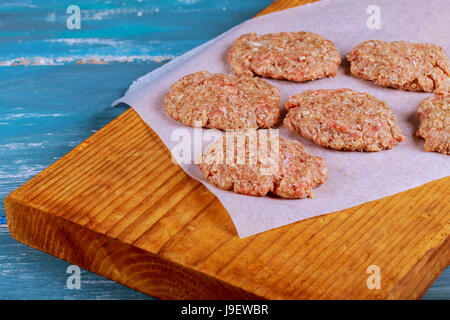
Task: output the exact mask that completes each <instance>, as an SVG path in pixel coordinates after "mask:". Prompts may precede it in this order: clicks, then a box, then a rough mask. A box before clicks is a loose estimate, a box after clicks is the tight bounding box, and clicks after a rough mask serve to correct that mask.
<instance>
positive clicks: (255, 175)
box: [199, 131, 328, 198]
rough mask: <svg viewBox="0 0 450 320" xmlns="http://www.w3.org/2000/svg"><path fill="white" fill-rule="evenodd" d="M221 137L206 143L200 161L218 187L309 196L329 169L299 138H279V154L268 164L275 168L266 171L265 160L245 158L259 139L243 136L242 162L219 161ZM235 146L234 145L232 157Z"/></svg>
mask: <svg viewBox="0 0 450 320" xmlns="http://www.w3.org/2000/svg"><path fill="white" fill-rule="evenodd" d="M226 134H230V135H234V136H236V135H238V134H243V133H242V131H241V132H240V133H236V132H227V133H226ZM224 137H225V135H223V136H222V137H221V138H220V139H218V140H217V141H216V142H214V143H212V144H210V145H209V146H208V148H207V150H206V152H205V154H204V155H202V157H201V160H200V164H199V167H200V169H201V170H202V172H203V174H204V175H205V177H206V178H207V179H208V180H209V181H210V182H211V183H212V184H214V185H216V186H217V187H219V188H222V189H224V190H232V191H234V192H236V193H241V194H246V195H252V196H265V195H267V194H268V193H271V194H275V195H278V196H280V197H283V198H305V197H310V198H311V197H312V196H313V188H315V187H317V186H319V185H321V184H322V183H324V182H325V180H326V179H327V176H328V170H327V166H326V164H325V162H324V161H323V159H322V158H320V157H315V156H312V155H310V154H308V152H306V150H305V149H304V148H303V146H302V145H301V144H300V143H299V142H298V141H291V140H286V139H283V138H279V140H278V141H279V142H278V147H279V149H278V150H279V154H278V157H274V161H273V162H272V163H273V164H272V166H271V168H272V169H274V168H275V169H276V170H270V171H269V172H267V168H268V167H270V166H268V165H267V162H261V161H259V159H258V161H255V162H254V163H253V164H250V162H249V160H248V158H249V157H250V154H251V151H250V150H252V148H254V149H253V150H255V149H256V148H258V147H260V144H259V141H260V139H258V138H248V139H246V141H245V150H244V152H245V157H246V159H247V160H246V162H244V163H243V164H242V162H241V164H238V163H239V162H238V161H237V160H236V158H234V161H229V162H231V163H229V162H226V161H225V160H224V161H220V160H218V159H220V157H217V155H216V149H217V148H219V147H220V146H221V145H222V146H223V149H222V150H225V152H224V154H226V150H227V149H226V144H225V141H226V139H225V138H224ZM227 139H228V138H227ZM271 147H272V146H271V145H269V147H268V150H271V149H270V148H271ZM236 149H237V148H234V151H235V152H234V154H235V156H236ZM240 150H242V148H241V149H240ZM230 152H231V151H230ZM269 152H270V151H269ZM265 170H266V171H265Z"/></svg>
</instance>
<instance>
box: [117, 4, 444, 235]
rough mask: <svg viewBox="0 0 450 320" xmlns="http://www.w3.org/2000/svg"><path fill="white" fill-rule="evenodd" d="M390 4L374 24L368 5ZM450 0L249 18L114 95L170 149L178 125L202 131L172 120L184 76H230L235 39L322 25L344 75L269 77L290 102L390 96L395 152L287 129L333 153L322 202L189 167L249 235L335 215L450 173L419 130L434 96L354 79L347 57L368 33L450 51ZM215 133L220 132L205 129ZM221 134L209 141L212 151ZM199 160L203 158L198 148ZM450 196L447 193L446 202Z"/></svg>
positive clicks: (311, 8) (319, 193)
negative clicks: (236, 185) (258, 189)
mask: <svg viewBox="0 0 450 320" xmlns="http://www.w3.org/2000/svg"><path fill="white" fill-rule="evenodd" d="M370 5H377V6H379V8H380V14H381V16H380V17H381V28H380V29H379V30H376V29H375V30H370V29H369V28H368V27H367V25H366V21H367V19H368V18H369V16H370V13H367V8H368V7H369V6H370ZM449 21H450V1H449V0H429V1H424V0H396V1H392V0H379V1H377V0H358V1H346V0H331V1H327V0H323V1H319V2H316V3H312V4H309V5H305V6H301V7H297V8H293V9H289V10H284V11H280V12H276V13H273V14H269V15H266V16H262V17H258V18H254V19H251V20H249V21H246V22H244V23H242V24H240V25H238V26H237V27H235V28H233V29H231V30H229V31H228V32H226V33H224V34H222V35H221V36H219V37H217V38H215V39H213V40H211V41H209V42H207V43H205V44H203V45H201V46H199V47H197V48H195V49H193V50H191V51H190V52H188V53H186V54H185V55H183V56H181V57H179V58H177V59H175V60H173V61H172V62H170V63H168V64H166V65H164V66H163V67H161V68H159V69H157V70H155V71H153V72H151V73H149V74H147V75H145V76H144V77H141V78H140V79H138V80H137V81H135V82H134V83H133V84H132V86H131V87H130V88H129V90H128V91H127V92H126V94H125V96H124V97H122V98H121V99H119V100H117V101H115V102H114V104H117V103H119V102H124V103H126V104H128V105H130V106H131V107H133V108H134V109H135V110H136V111H137V113H138V114H139V115H140V116H141V117H142V119H143V120H144V121H145V122H146V123H147V124H148V125H149V126H150V127H151V128H152V129H153V130H154V131H155V132H156V133H157V134H158V135H159V137H160V138H161V139H162V141H163V142H164V143H165V144H166V145H167V147H168V148H169V149H170V150H173V147H174V146H175V145H177V144H179V143H180V140H176V139H174V137H172V138H171V136H172V134H173V133H174V131H175V130H177V129H178V130H179V129H182V130H188V132H189V133H190V134H191V136H192V137H193V130H194V129H193V128H190V127H187V126H185V125H183V124H181V123H178V122H176V121H175V120H173V119H171V118H170V117H169V116H168V115H167V114H166V113H165V111H164V108H163V98H164V95H165V94H166V92H167V89H168V87H169V86H170V85H171V84H172V83H173V82H175V81H176V80H178V79H179V78H181V77H182V76H184V75H187V74H189V73H193V72H196V71H199V70H207V71H209V72H211V73H217V72H224V73H230V72H231V68H230V67H229V65H228V64H227V62H226V54H227V51H228V49H229V48H230V46H231V45H232V43H233V41H234V39H235V38H237V37H238V36H240V35H242V34H245V33H248V32H256V33H258V34H264V33H272V32H282V31H312V32H315V33H318V34H320V35H322V36H324V37H325V38H327V39H330V40H331V41H333V42H334V43H335V44H336V47H337V49H338V50H339V52H340V53H341V55H342V56H343V63H342V65H341V67H340V69H339V74H338V76H337V77H335V78H326V79H321V80H316V81H310V82H305V83H294V82H288V81H279V80H268V81H269V82H270V83H272V84H273V85H275V86H277V87H278V88H279V89H280V92H281V95H282V104H283V105H284V102H285V101H286V100H287V98H288V97H289V96H291V95H293V94H296V93H299V92H301V91H303V90H307V89H336V88H351V89H354V90H358V91H365V92H368V93H370V94H372V95H374V96H375V97H377V98H378V99H381V100H384V101H386V102H387V104H388V105H389V106H390V107H391V108H392V109H393V110H394V113H395V114H396V116H397V119H398V122H399V125H400V128H401V130H402V132H403V134H404V135H405V136H406V140H405V141H403V142H402V143H400V144H399V145H397V146H395V147H394V148H393V149H392V150H388V151H382V152H377V153H367V152H362V153H361V152H342V151H334V150H329V149H325V148H322V147H319V146H317V145H315V144H314V143H312V142H310V141H308V140H306V139H304V138H302V137H300V136H299V135H296V134H294V133H291V132H289V131H288V130H286V129H285V128H283V127H280V128H279V129H280V135H281V136H284V137H286V138H288V139H297V140H299V141H300V142H301V143H302V144H303V145H304V146H305V148H306V149H307V150H308V151H309V152H310V153H311V154H314V155H318V156H321V157H323V158H324V160H325V161H326V163H327V165H328V170H329V177H328V180H327V181H326V182H325V184H324V185H322V186H320V187H319V188H317V189H315V197H314V198H313V199H302V200H288V199H278V198H274V197H263V198H258V197H251V196H245V195H239V194H235V193H233V192H230V191H224V190H221V189H218V188H216V187H214V186H213V185H211V184H210V183H208V182H207V181H206V179H205V178H204V177H203V175H202V173H201V171H200V169H198V167H197V166H196V165H195V164H180V165H181V167H182V168H183V169H184V170H185V171H186V172H187V173H188V174H189V175H190V176H192V177H193V178H195V179H198V180H200V181H201V182H203V183H204V184H205V186H206V187H207V188H208V189H209V190H211V191H212V192H213V193H214V194H215V195H216V196H217V197H218V198H219V200H220V201H221V202H222V203H223V205H224V206H225V208H226V209H227V210H228V212H229V214H230V216H231V218H232V220H233V222H234V224H235V226H236V229H237V231H238V234H239V236H240V237H246V236H250V235H252V234H255V233H259V232H262V231H266V230H269V229H273V228H276V227H279V226H282V225H285V224H288V223H292V222H295V221H299V220H302V219H306V218H309V217H313V216H318V215H322V214H326V213H331V212H335V211H338V210H342V209H345V208H349V207H353V206H356V205H359V204H362V203H364V202H368V201H371V200H376V199H380V198H383V197H386V196H389V195H392V194H395V193H398V192H401V191H404V190H407V189H411V188H414V187H417V186H420V185H422V184H424V183H427V182H430V181H432V180H436V179H439V178H443V177H446V176H448V175H449V174H450V157H448V156H445V155H442V154H439V153H430V152H424V150H423V143H424V141H423V140H421V139H419V138H417V137H416V136H415V131H416V130H417V127H418V119H417V116H416V108H417V106H418V104H419V103H420V102H421V101H422V100H423V99H424V98H426V97H427V96H429V95H430V94H426V93H417V92H405V91H398V90H394V89H387V88H381V87H378V86H377V85H375V84H374V83H372V82H368V81H364V80H361V79H357V78H354V77H351V76H350V74H349V66H348V63H347V62H346V59H345V58H344V56H345V55H346V54H347V53H349V52H350V51H351V49H352V48H353V47H354V46H356V45H357V44H358V43H360V42H362V41H364V40H370V39H381V40H385V41H394V40H406V41H411V42H431V43H435V44H438V45H440V46H442V47H443V48H444V49H445V50H446V52H449V46H450V41H449V34H448V30H449V24H448V23H449ZM202 130H203V132H205V130H211V129H202ZM210 142H211V141H207V142H206V141H205V143H204V144H203V149H204V148H206V146H207V145H208V144H209V143H210ZM194 157H195V158H197V155H194ZM444 201H445V200H444Z"/></svg>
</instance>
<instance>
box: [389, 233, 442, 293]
mask: <svg viewBox="0 0 450 320" xmlns="http://www.w3.org/2000/svg"><path fill="white" fill-rule="evenodd" d="M449 265H450V237H447V238H446V239H445V241H444V242H443V244H442V245H441V246H439V247H436V248H433V249H430V250H428V251H427V252H426V253H425V254H424V255H423V257H422V258H421V259H419V260H418V261H417V263H416V264H415V265H414V266H413V267H412V268H411V269H410V270H409V272H408V273H407V274H406V275H405V276H404V277H403V278H402V279H400V281H399V282H398V283H397V284H396V285H395V286H394V288H393V289H392V290H391V291H390V292H389V293H388V294H387V296H386V298H387V299H391V300H392V299H395V300H417V299H421V298H422V297H423V296H424V295H425V293H426V292H427V290H428V289H429V288H430V287H431V285H432V284H433V283H434V282H435V281H436V279H437V278H438V277H439V276H440V275H441V274H442V272H443V271H444V270H445V269H446V268H447V267H448V266H449ZM419 274H423V275H425V276H424V277H422V278H419V277H417V275H419Z"/></svg>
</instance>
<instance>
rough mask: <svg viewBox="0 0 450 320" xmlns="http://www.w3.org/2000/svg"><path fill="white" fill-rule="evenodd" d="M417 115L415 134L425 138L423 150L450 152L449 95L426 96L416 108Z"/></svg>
mask: <svg viewBox="0 0 450 320" xmlns="http://www.w3.org/2000/svg"><path fill="white" fill-rule="evenodd" d="M417 115H418V116H419V120H420V125H419V130H417V135H418V136H419V137H422V138H424V139H425V150H426V151H437V152H440V153H443V154H447V155H448V154H450V96H449V95H436V96H432V97H428V98H426V99H425V100H423V101H422V103H421V104H420V105H419V107H418V108H417Z"/></svg>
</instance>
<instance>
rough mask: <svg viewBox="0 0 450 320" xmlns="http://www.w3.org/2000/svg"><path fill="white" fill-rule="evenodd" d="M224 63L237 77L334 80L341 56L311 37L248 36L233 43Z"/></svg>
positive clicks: (331, 46)
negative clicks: (326, 78) (256, 76)
mask: <svg viewBox="0 0 450 320" xmlns="http://www.w3.org/2000/svg"><path fill="white" fill-rule="evenodd" d="M228 62H229V63H230V65H231V68H232V69H233V72H234V73H235V74H237V75H244V74H246V75H254V74H255V75H259V76H263V77H267V78H274V79H287V80H292V81H297V82H302V81H307V80H314V79H319V78H324V77H328V76H333V77H334V76H336V74H337V70H338V67H339V64H340V63H341V56H340V55H339V52H338V51H337V49H336V47H335V46H334V44H333V42H331V41H329V40H327V39H325V38H323V37H321V36H319V35H318V34H315V33H311V32H282V33H269V34H265V35H262V36H259V35H257V34H256V33H249V34H245V35H243V36H241V37H239V38H238V39H236V40H235V42H234V44H233V46H232V47H231V49H230V51H229V52H228Z"/></svg>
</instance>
